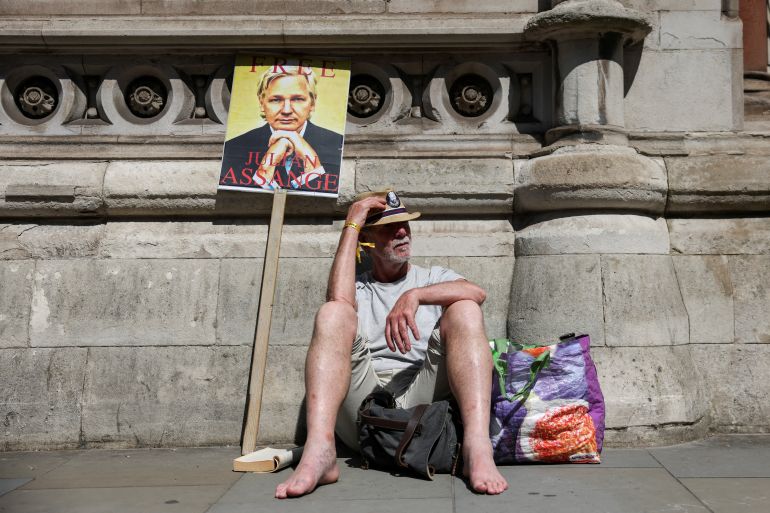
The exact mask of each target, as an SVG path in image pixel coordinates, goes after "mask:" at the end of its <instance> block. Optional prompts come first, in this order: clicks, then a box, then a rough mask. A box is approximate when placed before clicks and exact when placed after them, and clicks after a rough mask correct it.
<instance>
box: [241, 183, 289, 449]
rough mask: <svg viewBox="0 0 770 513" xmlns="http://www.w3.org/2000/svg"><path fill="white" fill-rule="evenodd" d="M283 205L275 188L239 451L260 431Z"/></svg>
mask: <svg viewBox="0 0 770 513" xmlns="http://www.w3.org/2000/svg"><path fill="white" fill-rule="evenodd" d="M285 208H286V191H284V190H280V189H279V190H278V191H276V192H275V194H274V196H273V211H272V213H271V214H270V231H269V232H268V234H267V250H266V251H265V265H264V268H263V271H262V289H261V292H260V295H259V314H258V315H257V331H256V333H255V335H254V349H253V352H252V357H251V377H250V379H249V393H248V409H247V410H246V429H245V430H244V431H243V445H241V454H248V453H250V452H254V449H255V448H256V445H257V435H258V434H259V417H260V413H261V410H262V389H263V387H264V383H265V367H266V366H267V346H268V342H269V341H270V323H271V321H272V318H273V300H274V299H275V285H276V278H277V275H278V257H279V255H280V254H281V233H282V232H283V212H284V210H285Z"/></svg>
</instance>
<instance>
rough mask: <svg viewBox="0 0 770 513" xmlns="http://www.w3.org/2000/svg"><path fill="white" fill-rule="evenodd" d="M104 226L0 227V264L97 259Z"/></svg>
mask: <svg viewBox="0 0 770 513" xmlns="http://www.w3.org/2000/svg"><path fill="white" fill-rule="evenodd" d="M104 226H105V225H103V224H96V223H88V222H86V223H75V222H73V223H72V224H65V223H57V224H40V225H38V224H20V223H14V224H0V260H5V259H11V260H15V259H19V258H41V259H48V258H85V257H92V256H95V255H96V251H97V248H98V247H99V242H100V240H101V237H102V234H103V233H104Z"/></svg>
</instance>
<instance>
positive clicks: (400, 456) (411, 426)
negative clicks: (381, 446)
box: [396, 404, 430, 468]
mask: <svg viewBox="0 0 770 513" xmlns="http://www.w3.org/2000/svg"><path fill="white" fill-rule="evenodd" d="M428 406H430V405H429V404H418V405H417V406H415V408H414V413H412V416H411V417H410V418H409V422H408V424H407V426H406V431H405V432H404V436H402V437H401V443H399V444H398V449H396V463H398V465H399V466H400V467H404V468H407V467H409V465H407V463H406V462H405V461H404V451H406V448H407V447H409V442H411V441H412V438H413V437H414V434H415V432H419V430H418V429H417V428H419V427H420V421H421V420H422V416H423V414H424V413H425V410H427V409H428Z"/></svg>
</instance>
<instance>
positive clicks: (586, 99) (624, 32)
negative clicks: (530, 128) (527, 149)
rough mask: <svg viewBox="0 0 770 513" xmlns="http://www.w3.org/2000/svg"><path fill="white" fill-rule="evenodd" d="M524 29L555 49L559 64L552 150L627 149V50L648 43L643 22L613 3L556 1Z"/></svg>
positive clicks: (550, 137) (550, 133) (605, 0)
mask: <svg viewBox="0 0 770 513" xmlns="http://www.w3.org/2000/svg"><path fill="white" fill-rule="evenodd" d="M554 4H557V5H555V7H554V8H553V9H551V10H550V11H545V12H543V13H540V14H538V15H537V16H534V17H533V18H532V19H530V21H529V22H528V23H527V26H526V27H525V29H524V32H525V35H526V36H527V37H528V38H530V39H534V40H538V41H548V42H550V43H551V44H552V46H553V51H554V55H555V60H556V64H557V70H558V74H557V81H558V87H559V89H558V92H557V96H556V124H557V126H556V127H555V128H553V129H551V130H549V131H548V133H547V134H546V142H548V143H549V144H551V143H553V142H555V141H557V140H563V143H569V142H581V141H589V142H597V141H598V142H609V143H614V144H625V143H626V139H625V135H624V133H623V128H624V124H625V123H624V120H623V47H624V46H625V45H626V44H629V43H633V42H637V41H640V40H642V39H644V37H645V36H646V35H647V33H648V32H649V31H650V28H651V27H650V24H649V22H648V21H647V20H646V19H645V18H644V16H643V15H642V14H640V13H638V12H636V11H633V10H631V9H627V8H625V7H623V6H622V5H621V4H620V3H619V2H616V1H613V0H567V1H558V0H557V1H555V2H554Z"/></svg>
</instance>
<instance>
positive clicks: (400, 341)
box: [385, 289, 420, 354]
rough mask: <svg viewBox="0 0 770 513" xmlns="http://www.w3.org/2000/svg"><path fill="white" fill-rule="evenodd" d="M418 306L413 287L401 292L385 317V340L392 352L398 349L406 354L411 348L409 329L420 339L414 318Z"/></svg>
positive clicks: (415, 337) (418, 302)
mask: <svg viewBox="0 0 770 513" xmlns="http://www.w3.org/2000/svg"><path fill="white" fill-rule="evenodd" d="M419 306H420V301H419V299H418V298H417V293H416V292H415V289H412V290H408V291H406V292H404V293H403V294H401V297H400V298H398V301H396V304H394V305H393V308H392V309H391V311H390V313H389V314H388V317H387V318H386V319H385V341H386V342H387V344H388V348H389V349H390V350H391V351H393V352H394V353H395V352H396V350H398V351H401V353H402V354H406V353H408V352H409V351H411V350H412V342H411V340H410V339H409V330H411V331H412V335H414V339H415V340H419V339H420V331H419V330H418V329H417V323H416V322H415V320H414V317H415V314H416V313H417V308H418V307H419Z"/></svg>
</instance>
